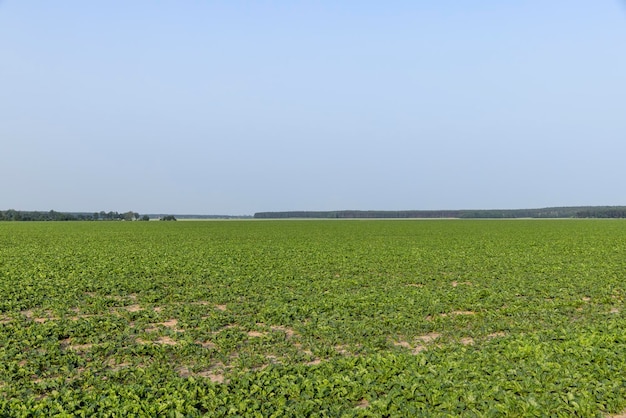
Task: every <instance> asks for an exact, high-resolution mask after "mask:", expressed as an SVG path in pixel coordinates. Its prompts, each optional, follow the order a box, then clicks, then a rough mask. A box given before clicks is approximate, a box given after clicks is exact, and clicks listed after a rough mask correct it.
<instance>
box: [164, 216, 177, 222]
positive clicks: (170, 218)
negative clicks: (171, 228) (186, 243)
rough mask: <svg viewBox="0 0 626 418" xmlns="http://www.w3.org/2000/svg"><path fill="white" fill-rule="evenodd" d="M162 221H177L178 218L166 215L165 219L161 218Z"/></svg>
mask: <svg viewBox="0 0 626 418" xmlns="http://www.w3.org/2000/svg"><path fill="white" fill-rule="evenodd" d="M161 220H162V221H175V220H176V218H175V217H174V215H166V216H164V217H162V218H161Z"/></svg>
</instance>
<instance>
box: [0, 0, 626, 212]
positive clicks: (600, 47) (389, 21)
mask: <svg viewBox="0 0 626 418" xmlns="http://www.w3.org/2000/svg"><path fill="white" fill-rule="evenodd" d="M0 144H1V148H0V177H1V178H2V182H1V185H0V209H9V208H14V209H22V210H50V209H55V210H59V211H100V210H105V211H109V210H115V211H120V212H122V211H127V210H134V211H137V212H140V213H155V212H159V213H161V212H163V213H179V214H183V213H197V214H232V215H237V214H252V213H254V212H257V211H270V210H338V209H362V210H368V209H387V210H396V209H398V210H399V209H471V208H485V209H487V208H530V207H545V206H577V205H626V182H625V181H624V176H623V167H624V165H625V163H624V161H625V160H626V7H625V5H624V3H623V2H620V1H617V0H616V1H609V0H595V1H589V0H550V1H545V0H513V1H502V0H476V1H461V0H456V1H452V0H437V1H415V0H412V1H390V2H381V1H359V2H356V1H345V2H337V1H325V0H323V1H254V2H253V1H236V0H234V1H173V0H172V1H158V2H156V1H147V0H146V1H144V0H133V1H118V0H107V1H84V0H81V1H77V0H76V1H72V0H64V1H17V0H12V1H11V0H4V1H0Z"/></svg>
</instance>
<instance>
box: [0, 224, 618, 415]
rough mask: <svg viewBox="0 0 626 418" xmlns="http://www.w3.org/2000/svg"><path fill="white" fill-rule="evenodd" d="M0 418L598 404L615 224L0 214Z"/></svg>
mask: <svg viewBox="0 0 626 418" xmlns="http://www.w3.org/2000/svg"><path fill="white" fill-rule="evenodd" d="M0 295H1V296H2V297H1V298H0V416H11V417H19V416H42V417H43V416H45V417H48V416H85V417H89V416H133V415H134V416H171V417H183V416H189V417H194V416H211V417H220V416H251V417H270V416H275V417H283V416H294V417H296V416H297V417H301V416H317V417H325V416H329V417H330V416H332V417H335V416H345V417H352V416H354V417H379V416H393V417H395V416H398V417H401V416H438V417H439V416H468V417H475V416H485V417H497V416H547V415H551V416H563V417H570V416H581V417H593V416H598V417H601V416H611V415H612V414H617V413H620V412H622V411H624V410H626V307H625V306H624V297H625V295H626V222H625V221H621V220H510V221H502V220H501V221H491V220H436V221H435V220H431V221H419V220H401V221H382V220H380V221H371V220H368V221H364V220H358V221H357V220H353V221H206V222H172V223H169V222H74V223H63V222H49V223H43V222H42V223H35V222H33V223H19V222H13V223H0Z"/></svg>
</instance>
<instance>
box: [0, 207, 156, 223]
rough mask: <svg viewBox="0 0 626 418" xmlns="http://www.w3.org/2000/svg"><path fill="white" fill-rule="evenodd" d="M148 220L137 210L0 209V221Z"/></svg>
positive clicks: (148, 218) (147, 217)
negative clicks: (71, 211) (59, 210)
mask: <svg viewBox="0 0 626 418" xmlns="http://www.w3.org/2000/svg"><path fill="white" fill-rule="evenodd" d="M138 220H141V221H148V220H150V217H149V216H147V215H143V216H140V215H139V214H138V213H137V212H133V211H128V212H124V213H118V212H112V211H111V212H105V211H101V212H94V213H82V212H79V213H64V212H57V211H54V210H51V211H49V212H39V211H22V210H15V209H9V210H4V211H0V221H138Z"/></svg>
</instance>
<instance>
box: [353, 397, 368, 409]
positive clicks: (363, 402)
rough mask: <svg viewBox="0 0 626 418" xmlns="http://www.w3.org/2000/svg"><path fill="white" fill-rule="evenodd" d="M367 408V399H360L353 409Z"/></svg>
mask: <svg viewBox="0 0 626 418" xmlns="http://www.w3.org/2000/svg"><path fill="white" fill-rule="evenodd" d="M368 406H370V403H369V401H368V400H367V399H365V398H363V399H361V400H360V401H359V402H357V404H356V405H355V408H361V409H362V408H367V407H368Z"/></svg>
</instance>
